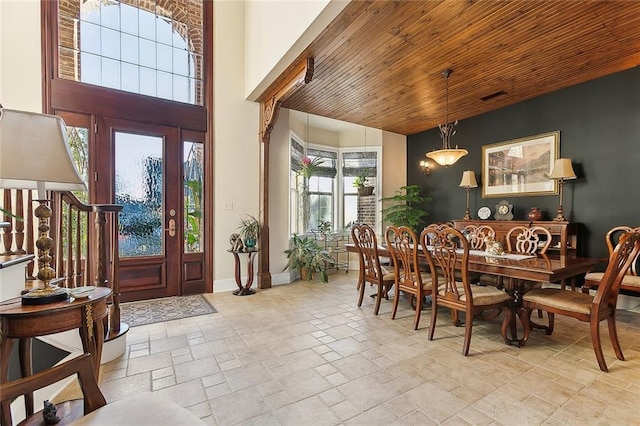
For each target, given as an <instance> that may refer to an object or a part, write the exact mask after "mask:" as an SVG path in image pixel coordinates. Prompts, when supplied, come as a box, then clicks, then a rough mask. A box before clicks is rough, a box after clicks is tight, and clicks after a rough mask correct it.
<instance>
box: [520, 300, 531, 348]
mask: <svg viewBox="0 0 640 426" xmlns="http://www.w3.org/2000/svg"><path fill="white" fill-rule="evenodd" d="M520 320H521V321H522V329H523V332H524V336H522V345H523V346H524V345H526V344H527V340H529V334H530V333H531V327H530V323H531V309H529V308H523V309H522V317H520Z"/></svg>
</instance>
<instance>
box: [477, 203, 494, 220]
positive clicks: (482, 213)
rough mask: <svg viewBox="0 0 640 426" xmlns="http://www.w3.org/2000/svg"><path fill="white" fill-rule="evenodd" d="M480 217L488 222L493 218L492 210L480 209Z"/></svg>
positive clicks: (487, 208)
mask: <svg viewBox="0 0 640 426" xmlns="http://www.w3.org/2000/svg"><path fill="white" fill-rule="evenodd" d="M478 217H479V218H480V219H482V220H487V219H489V218H490V217H491V209H490V208H489V207H487V206H484V207H480V209H479V210H478Z"/></svg>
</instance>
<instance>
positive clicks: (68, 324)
mask: <svg viewBox="0 0 640 426" xmlns="http://www.w3.org/2000/svg"><path fill="white" fill-rule="evenodd" d="M110 295H111V289H110V288H107V287H98V288H96V289H95V291H94V292H93V293H92V294H91V295H90V296H89V297H85V298H82V299H74V298H70V299H68V300H65V301H61V302H54V303H48V304H44V305H31V306H23V305H22V300H21V299H20V297H16V298H13V299H9V300H7V301H4V302H3V303H2V304H0V383H7V381H8V376H9V359H10V357H11V352H12V349H13V347H14V345H15V343H16V341H18V342H19V346H18V353H19V355H20V370H21V373H22V377H27V376H30V375H32V374H33V368H32V363H31V340H32V339H33V338H34V337H37V336H45V335H48V334H54V333H60V332H63V331H67V330H73V329H78V331H79V333H80V339H81V340H82V348H83V350H84V353H85V354H89V355H90V357H91V360H92V364H93V374H94V375H95V377H96V380H97V379H98V375H99V373H100V357H101V356H102V344H103V342H104V323H103V319H104V318H106V317H107V314H108V307H107V298H108V297H109V296H110ZM25 409H26V413H27V417H28V416H30V415H31V414H33V394H32V393H29V394H26V395H25ZM10 410H11V408H10V406H9V403H8V402H6V404H5V403H4V402H3V404H2V417H3V420H4V417H5V414H6V413H10ZM3 424H6V423H3Z"/></svg>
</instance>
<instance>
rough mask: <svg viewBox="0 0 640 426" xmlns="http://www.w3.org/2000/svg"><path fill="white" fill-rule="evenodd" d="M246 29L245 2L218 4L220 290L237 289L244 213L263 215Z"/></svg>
mask: <svg viewBox="0 0 640 426" xmlns="http://www.w3.org/2000/svg"><path fill="white" fill-rule="evenodd" d="M244 25H245V3H244V2H241V1H217V2H215V4H214V30H215V33H214V81H215V83H214V86H215V89H214V90H215V92H214V94H215V105H214V108H213V111H214V147H215V148H214V149H215V152H214V156H215V160H214V179H215V181H214V192H215V201H214V218H215V225H214V232H213V235H214V245H215V253H214V258H213V261H214V274H215V276H214V291H220V290H230V289H235V288H236V285H235V282H234V281H233V274H234V271H233V267H234V262H233V257H232V256H231V255H230V254H229V253H228V252H227V251H226V250H227V249H228V248H229V235H231V234H232V233H234V232H237V229H236V228H237V227H238V222H239V220H240V218H241V217H242V216H243V215H245V214H250V215H253V216H256V217H257V216H258V215H259V193H258V191H259V188H258V186H259V171H260V167H259V166H260V164H259V162H260V158H259V154H260V150H259V148H260V142H259V137H258V132H259V122H260V110H259V104H257V103H255V102H250V101H246V100H244V75H243V73H242V70H243V69H245V62H244V33H245V31H244ZM231 206H232V209H229V207H231ZM255 262H256V264H257V259H256V261H255ZM243 274H246V269H245V267H244V266H243Z"/></svg>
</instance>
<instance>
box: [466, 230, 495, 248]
mask: <svg viewBox="0 0 640 426" xmlns="http://www.w3.org/2000/svg"><path fill="white" fill-rule="evenodd" d="M462 234H463V235H464V236H465V237H467V241H469V249H470V250H484V249H485V248H486V244H487V243H486V241H485V240H486V238H487V237H489V238H491V239H492V240H495V239H496V231H495V230H494V229H493V228H492V227H491V226H489V225H467V226H465V227H464V228H462Z"/></svg>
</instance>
